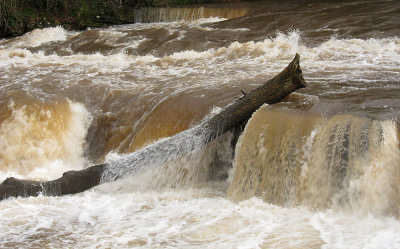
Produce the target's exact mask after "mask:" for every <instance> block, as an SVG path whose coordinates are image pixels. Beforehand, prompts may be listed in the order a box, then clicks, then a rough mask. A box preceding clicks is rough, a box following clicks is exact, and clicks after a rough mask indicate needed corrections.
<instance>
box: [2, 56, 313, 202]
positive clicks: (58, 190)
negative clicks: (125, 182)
mask: <svg viewBox="0 0 400 249" xmlns="http://www.w3.org/2000/svg"><path fill="white" fill-rule="evenodd" d="M303 87H306V82H305V81H304V78H303V76H302V71H301V69H300V56H299V55H298V54H296V56H295V58H294V59H293V61H292V62H291V63H290V64H289V65H288V66H287V67H286V68H285V69H284V70H283V71H282V72H280V73H279V74H278V75H276V76H275V77H274V78H272V79H270V80H269V81H267V82H266V83H264V84H263V85H261V86H260V87H258V88H256V89H254V90H253V91H251V92H250V93H248V94H245V95H244V96H243V97H241V98H240V99H238V100H237V101H235V102H234V103H233V104H231V105H229V106H227V107H226V108H224V109H223V110H222V111H221V112H220V113H218V114H216V115H214V116H213V117H211V118H210V119H207V120H205V121H203V122H201V123H200V124H199V125H197V126H195V127H193V128H191V129H188V130H186V131H183V132H181V133H178V134H176V135H174V136H172V137H170V138H167V139H163V140H161V141H159V142H157V143H155V144H153V145H150V146H147V147H145V148H143V149H141V150H139V151H136V152H133V153H131V154H129V155H126V156H125V157H124V158H122V159H120V160H116V161H113V162H109V163H107V164H100V165H94V166H91V167H88V168H86V169H83V170H79V171H68V172H65V173H64V174H63V176H62V177H61V178H58V179H56V180H52V181H44V182H41V181H30V180H20V179H17V178H14V177H10V178H7V179H6V180H5V181H4V182H3V183H2V184H1V185H0V200H3V199H6V198H9V197H18V196H21V197H28V196H38V195H39V194H40V193H42V194H43V195H47V196H61V195H66V194H75V193H80V192H83V191H85V190H87V189H90V188H92V187H95V186H97V185H99V184H101V183H103V182H107V181H113V180H116V179H118V178H122V177H124V176H126V175H132V174H136V173H137V172H140V171H141V170H143V169H144V168H147V167H149V166H153V165H156V164H159V163H160V162H163V161H167V160H170V159H171V158H173V157H176V156H179V155H183V154H185V153H189V152H191V151H193V150H196V148H199V146H202V145H205V144H206V143H208V142H210V141H212V140H214V139H215V138H216V137H218V136H219V135H221V134H223V133H225V132H227V131H229V130H231V129H232V128H234V127H237V126H239V125H241V124H243V123H245V122H246V121H247V120H248V119H249V118H250V117H251V115H252V114H253V112H255V111H256V110H257V109H258V108H259V107H260V106H261V105H263V104H264V103H267V104H275V103H278V102H279V101H281V100H282V99H283V98H285V97H286V96H287V95H289V94H290V93H292V92H294V91H296V90H298V89H300V88H303Z"/></svg>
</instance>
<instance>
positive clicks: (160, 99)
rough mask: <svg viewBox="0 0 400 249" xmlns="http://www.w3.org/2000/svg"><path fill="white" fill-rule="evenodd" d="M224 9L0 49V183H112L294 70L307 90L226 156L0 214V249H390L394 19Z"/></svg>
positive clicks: (326, 10) (265, 114)
mask: <svg viewBox="0 0 400 249" xmlns="http://www.w3.org/2000/svg"><path fill="white" fill-rule="evenodd" d="M210 8H211V7H210ZM218 8H221V7H220V6H219V5H216V7H215V8H214V10H215V9H218ZM226 9H227V10H226ZM226 9H225V10H224V11H225V12H224V11H222V10H218V11H219V12H218V11H215V12H212V11H209V9H208V7H207V8H203V9H201V8H195V7H193V8H191V9H180V10H169V11H164V10H161V11H160V10H157V11H158V12H157V11H155V12H157V13H158V14H152V15H153V16H155V17H154V18H155V19H152V20H153V21H163V22H156V23H137V24H132V25H123V26H115V27H110V28H105V29H93V30H87V31H84V32H69V31H66V30H64V29H63V28H61V27H55V28H47V29H42V30H34V31H32V32H30V33H28V34H26V35H24V36H21V37H17V38H13V39H8V40H1V41H0V96H1V97H0V107H1V108H0V180H1V181H2V180H4V179H5V178H6V177H8V176H18V177H21V178H25V179H45V180H46V179H54V178H57V177H60V176H61V175H62V173H63V172H64V171H67V170H71V169H82V168H84V167H86V166H88V165H89V164H91V163H92V164H95V163H102V162H104V161H106V162H109V163H111V164H112V165H114V166H115V169H116V172H119V174H123V173H124V172H125V171H123V170H124V167H125V166H126V165H125V163H124V162H126V161H129V158H130V155H129V153H131V152H133V151H137V150H138V149H140V148H143V147H145V146H146V145H149V144H151V143H154V142H157V141H158V140H159V139H160V138H164V137H169V136H172V135H174V134H176V133H178V132H180V131H183V130H186V129H188V128H191V127H194V125H195V124H196V123H198V122H199V121H201V120H202V119H203V118H204V117H207V116H210V115H213V114H214V113H217V112H219V111H220V108H221V107H224V106H226V105H227V104H229V103H231V102H233V101H234V100H236V99H237V98H239V97H241V95H242V93H241V90H244V91H245V92H247V91H250V90H251V89H254V88H255V87H256V86H258V85H259V84H261V83H263V82H264V81H265V80H267V79H268V78H270V77H272V76H274V75H275V74H276V73H278V72H280V70H282V69H283V68H284V67H285V66H286V65H287V63H288V62H289V61H290V60H291V59H292V58H293V56H294V54H295V53H299V54H300V55H301V66H302V69H303V71H304V77H305V80H306V81H307V83H308V87H307V88H305V89H302V90H300V91H298V92H297V93H295V94H292V95H291V96H289V97H288V98H287V99H285V101H284V102H283V103H279V104H277V105H275V106H263V107H262V108H260V109H259V110H258V111H257V112H256V113H254V115H253V117H252V118H251V119H250V121H249V123H248V125H247V126H246V128H245V131H244V132H243V134H242V135H241V137H240V138H239V142H238V143H237V144H236V146H235V148H232V146H231V144H232V140H234V139H235V138H234V137H235V136H234V135H233V134H227V135H225V136H223V137H221V138H220V139H218V140H217V141H215V142H213V143H212V144H210V145H209V146H207V147H196V148H195V149H194V150H193V151H192V152H191V153H188V154H186V155H182V156H179V157H178V158H176V157H175V158H174V159H173V160H166V159H168V157H169V156H171V155H173V154H174V153H173V152H170V153H167V152H168V149H166V150H165V151H166V153H165V154H163V155H162V156H163V157H165V160H162V161H165V162H164V163H161V164H159V165H156V166H155V167H149V169H148V170H144V171H142V172H140V173H138V174H137V175H135V176H130V177H127V178H125V179H122V180H120V181H117V182H113V183H108V184H104V185H102V186H99V187H96V188H95V189H93V190H89V191H86V192H84V193H81V194H77V195H74V196H65V197H43V196H39V197H37V198H26V199H21V198H17V199H10V200H6V201H2V202H0V221H1V222H0V247H2V248H7V247H9V248H15V247H18V248H64V247H76V248H111V247H119V248H135V247H142V248H321V247H323V248H343V247H345V248H363V247H364V248H398V247H400V238H399V236H398V234H399V232H400V221H399V215H400V209H399V206H400V195H399V192H400V189H399V184H398V182H399V178H400V170H399V166H400V160H399V159H400V151H399V127H398V116H399V114H400V98H399V96H400V84H399V78H400V38H399V35H400V34H399V32H400V30H399V29H398V27H399V25H400V19H399V18H398V16H400V4H399V3H397V2H396V1H351V2H346V3H337V2H325V3H320V2H310V3H307V4H302V3H299V2H298V1H293V2H290V1H289V2H285V3H281V2H279V1H268V2H257V3H249V4H245V3H241V4H240V5H238V6H235V7H234V8H231V7H229V8H226ZM153 11H154V10H153ZM207 11H209V12H207ZM178 12H179V13H178ZM160 13H164V14H163V15H161V14H160ZM193 13H197V14H196V15H197V16H196V15H195V14H193ZM205 13H208V14H205ZM215 13H217V14H215ZM218 13H219V14H218ZM229 13H231V14H229ZM152 15H150V14H146V16H152ZM160 16H161V17H160ZM157 18H159V19H157ZM160 18H166V19H160ZM194 139H195V136H194V135H193V134H191V133H190V131H188V132H186V133H185V137H184V138H182V139H181V142H182V143H186V141H187V140H194ZM161 141H162V140H161ZM193 144H195V141H194V142H191V146H193ZM131 156H132V155H131ZM214 164H218V165H220V166H221V168H220V170H221V171H220V172H212V174H218V177H212V176H210V168H209V167H210V165H214ZM231 164H233V168H231V166H230V165H231ZM118 170H122V171H118ZM227 175H229V176H228V178H227V179H225V178H224V176H227ZM216 179H219V180H216ZM221 179H223V180H221Z"/></svg>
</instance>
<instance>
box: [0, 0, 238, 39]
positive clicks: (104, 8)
mask: <svg viewBox="0 0 400 249" xmlns="http://www.w3.org/2000/svg"><path fill="white" fill-rule="evenodd" d="M224 2H239V1H227V0H105V1H100V0H73V1H68V0H7V1H1V2H0V38H4V37H10V36H18V35H22V34H24V33H26V32H29V31H31V30H33V29H37V28H46V27H54V26H62V27H64V28H65V29H68V30H85V29H87V28H100V27H105V26H109V25H120V24H128V23H134V22H136V20H135V16H136V15H135V11H137V9H138V8H141V7H173V6H182V5H188V4H196V3H197V4H198V3H224Z"/></svg>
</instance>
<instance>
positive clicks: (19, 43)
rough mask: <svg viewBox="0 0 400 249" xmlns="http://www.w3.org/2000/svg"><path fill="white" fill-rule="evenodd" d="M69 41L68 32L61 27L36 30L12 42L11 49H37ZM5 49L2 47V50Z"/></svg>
mask: <svg viewBox="0 0 400 249" xmlns="http://www.w3.org/2000/svg"><path fill="white" fill-rule="evenodd" d="M66 39H67V31H66V30H65V29H64V28H62V27H61V26H57V27H53V28H43V29H35V30H33V31H31V32H28V33H26V34H24V35H23V36H20V37H17V38H15V39H14V40H13V41H12V42H11V47H12V48H14V49H16V48H29V47H37V46H40V45H42V44H45V43H49V42H53V41H65V40H66ZM1 47H4V45H3V46H1V44H0V48H1Z"/></svg>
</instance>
